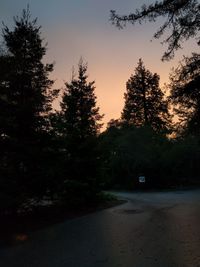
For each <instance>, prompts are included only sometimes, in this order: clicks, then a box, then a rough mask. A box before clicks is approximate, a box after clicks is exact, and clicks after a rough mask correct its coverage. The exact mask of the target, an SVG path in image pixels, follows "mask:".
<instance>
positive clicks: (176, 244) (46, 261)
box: [0, 190, 200, 267]
mask: <svg viewBox="0 0 200 267" xmlns="http://www.w3.org/2000/svg"><path fill="white" fill-rule="evenodd" d="M117 195H118V196H120V197H122V198H126V199H128V202H127V203H126V204H123V205H120V206H117V207H114V208H110V209H107V210H103V211H99V212H97V213H93V214H89V215H86V216H84V217H80V218H76V219H72V220H68V221H65V222H63V223H60V224H57V225H54V226H51V227H49V228H47V229H45V230H40V231H35V232H33V233H31V234H30V235H29V236H25V237H24V238H23V235H22V238H21V239H22V240H23V239H24V240H25V239H26V241H23V242H19V244H18V245H16V246H12V247H7V248H1V249H0V266H1V267H4V266H5V267H18V266H19V267H36V266H37V267H52V266H54V267H62V266H65V267H151V266H155V267H157V266H159V267H200V190H193V191H176V192H175V191H174V192H149V193H142V192H137V193H117Z"/></svg>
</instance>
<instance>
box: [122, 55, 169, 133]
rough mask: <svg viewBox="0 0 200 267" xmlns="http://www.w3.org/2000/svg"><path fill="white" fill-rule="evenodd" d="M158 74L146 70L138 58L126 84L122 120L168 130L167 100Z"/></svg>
mask: <svg viewBox="0 0 200 267" xmlns="http://www.w3.org/2000/svg"><path fill="white" fill-rule="evenodd" d="M159 79H160V77H159V75H158V74H156V73H154V74H152V73H151V72H150V71H149V70H146V68H145V66H144V64H143V62H142V60H141V59H140V60H139V63H138V66H137V68H136V69H135V74H134V75H131V77H130V79H129V80H128V82H127V84H126V90H127V92H126V93H125V95H124V98H125V105H124V108H123V111H122V121H124V122H126V123H128V124H133V125H135V126H136V127H141V126H151V127H152V128H153V129H154V130H155V131H156V132H166V131H167V130H169V123H170V115H169V112H168V102H167V101H166V100H164V93H163V92H162V90H161V89H160V87H159Z"/></svg>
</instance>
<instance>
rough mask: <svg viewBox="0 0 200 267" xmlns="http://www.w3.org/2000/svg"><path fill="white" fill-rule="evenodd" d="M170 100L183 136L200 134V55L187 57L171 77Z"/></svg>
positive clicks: (195, 54)
mask: <svg viewBox="0 0 200 267" xmlns="http://www.w3.org/2000/svg"><path fill="white" fill-rule="evenodd" d="M170 80H171V82H170V85H169V87H170V89H171V91H170V100H171V102H172V104H173V105H174V112H175V114H176V115H177V116H178V117H179V119H180V120H179V123H178V124H179V129H178V130H179V132H180V133H181V134H183V133H184V134H192V135H199V134H200V55H199V54H197V53H193V54H192V56H191V57H185V58H184V59H183V61H182V62H180V63H179V66H178V67H177V68H176V69H174V70H173V72H172V73H171V75H170Z"/></svg>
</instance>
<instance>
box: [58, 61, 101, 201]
mask: <svg viewBox="0 0 200 267" xmlns="http://www.w3.org/2000/svg"><path fill="white" fill-rule="evenodd" d="M86 72H87V65H86V64H85V63H83V61H82V59H81V60H80V62H79V65H78V77H77V78H76V77H75V76H74V75H73V77H72V80H71V82H69V83H66V89H65V92H64V95H63V99H62V103H61V108H62V110H61V117H62V125H63V126H62V133H61V135H62V136H63V137H64V140H65V150H66V157H65V160H66V178H67V179H66V180H65V186H66V193H67V200H68V201H69V198H70V197H71V198H74V195H77V194H78V195H79V197H80V198H82V199H81V201H87V200H88V199H91V198H94V196H95V195H96V192H97V191H98V190H99V189H98V188H99V187H98V182H97V170H98V168H97V164H98V151H97V135H98V133H99V130H100V128H101V126H102V124H101V123H100V120H101V119H102V117H103V116H102V115H100V114H99V107H97V106H96V96H95V92H94V90H95V87H94V81H92V82H88V81H87V79H88V76H87V73H86ZM70 192H72V196H71V193H70Z"/></svg>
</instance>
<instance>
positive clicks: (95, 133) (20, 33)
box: [0, 9, 200, 213]
mask: <svg viewBox="0 0 200 267" xmlns="http://www.w3.org/2000/svg"><path fill="white" fill-rule="evenodd" d="M2 36H3V39H4V42H3V44H2V45H1V49H0V51H1V53H0V148H1V149H0V212H5V211H6V212H7V213H12V212H16V211H19V209H21V210H23V209H24V210H25V209H26V208H29V207H30V205H31V204H32V203H33V202H37V201H39V200H41V199H43V198H44V197H45V198H47V197H48V198H51V199H52V200H55V201H57V202H59V203H65V204H66V205H68V206H69V207H75V206H81V205H86V204H87V203H88V202H90V203H91V202H94V203H95V202H98V201H99V198H100V192H101V190H102V189H110V188H127V189H131V190H132V189H136V188H139V187H140V185H139V183H138V176H140V175H144V176H145V177H146V188H157V187H159V188H160V187H162V188H166V187H171V186H178V185H194V184H195V185H196V184H199V174H200V166H199V162H200V144H199V141H200V140H199V130H200V93H199V89H200V88H199V86H200V75H199V74H200V56H199V54H193V55H192V57H190V58H184V60H183V62H181V63H180V65H179V66H178V67H177V69H175V70H174V71H173V73H171V75H170V84H169V85H168V89H169V91H170V95H169V96H168V97H167V96H166V95H165V94H164V93H163V91H162V90H161V88H160V86H159V75H158V74H156V73H154V74H153V73H151V72H150V71H149V70H147V69H146V68H145V66H144V63H143V61H142V60H141V59H140V60H139V62H138V65H137V67H136V69H135V71H134V74H132V75H131V77H130V78H129V79H128V81H127V83H126V93H125V95H124V99H125V103H124V108H123V110H122V113H121V117H120V118H119V119H117V120H114V119H113V120H111V121H110V122H109V123H108V125H107V129H106V130H105V131H104V132H102V133H101V132H100V129H101V127H102V123H101V120H102V118H103V115H101V114H100V111H99V107H97V103H96V95H95V82H94V81H92V82H89V81H88V76H87V68H88V67H87V64H86V63H84V62H83V60H82V59H81V60H80V62H79V64H78V75H77V76H76V75H72V79H71V81H69V82H67V83H66V84H65V88H64V92H63V95H62V100H61V103H60V107H61V110H60V111H57V112H54V111H53V110H52V103H53V101H54V100H55V99H56V98H57V97H58V95H59V90H55V89H53V81H52V80H51V79H49V74H50V73H51V72H52V71H53V67H54V66H53V64H44V63H43V61H42V60H43V57H44V56H45V54H46V46H45V45H44V44H43V39H42V37H41V32H40V27H39V26H38V25H37V20H32V19H31V16H30V11H29V10H28V9H27V10H24V11H23V13H22V16H21V17H16V18H15V19H14V28H13V29H12V30H10V29H9V28H8V27H6V26H3V29H2ZM172 111H173V112H172ZM174 115H176V117H177V118H178V119H177V120H176V123H174V122H173V116H174ZM177 121H178V122H177Z"/></svg>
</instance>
